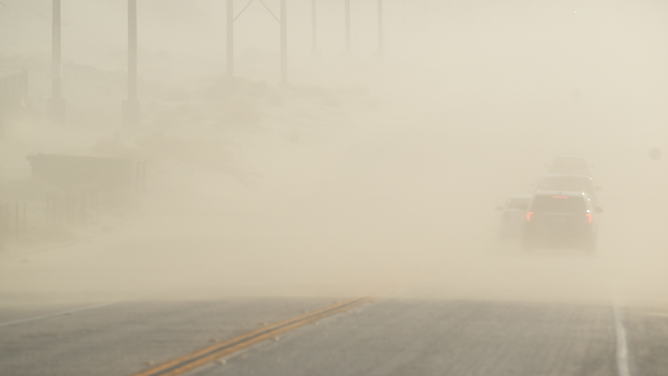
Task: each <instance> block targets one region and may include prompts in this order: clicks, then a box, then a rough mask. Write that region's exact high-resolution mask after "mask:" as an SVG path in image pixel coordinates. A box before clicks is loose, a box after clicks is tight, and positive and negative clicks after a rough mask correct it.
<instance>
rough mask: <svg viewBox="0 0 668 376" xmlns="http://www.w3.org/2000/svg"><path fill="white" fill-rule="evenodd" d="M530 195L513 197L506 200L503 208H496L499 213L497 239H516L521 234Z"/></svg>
mask: <svg viewBox="0 0 668 376" xmlns="http://www.w3.org/2000/svg"><path fill="white" fill-rule="evenodd" d="M531 197H532V195H513V196H510V198H508V201H506V205H505V206H498V207H497V208H496V210H497V211H500V212H501V218H500V220H499V237H500V238H501V239H508V238H518V237H519V236H520V235H521V233H522V226H523V225H524V217H525V215H526V211H527V208H528V207H529V202H530V201H531Z"/></svg>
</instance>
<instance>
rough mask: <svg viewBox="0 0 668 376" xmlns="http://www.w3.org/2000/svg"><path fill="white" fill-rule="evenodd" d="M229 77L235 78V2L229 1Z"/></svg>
mask: <svg viewBox="0 0 668 376" xmlns="http://www.w3.org/2000/svg"><path fill="white" fill-rule="evenodd" d="M227 76H228V78H232V77H233V76H234V1H233V0H227Z"/></svg>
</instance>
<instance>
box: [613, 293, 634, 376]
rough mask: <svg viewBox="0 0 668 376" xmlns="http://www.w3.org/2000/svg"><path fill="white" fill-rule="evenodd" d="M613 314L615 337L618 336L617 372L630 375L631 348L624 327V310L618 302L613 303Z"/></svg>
mask: <svg viewBox="0 0 668 376" xmlns="http://www.w3.org/2000/svg"><path fill="white" fill-rule="evenodd" d="M612 315H613V317H614V319H615V337H616V338H617V374H618V375H619V376H630V375H631V372H630V371H629V349H628V344H627V341H626V329H625V328H624V310H623V308H622V306H621V304H619V303H618V302H615V303H613V307H612Z"/></svg>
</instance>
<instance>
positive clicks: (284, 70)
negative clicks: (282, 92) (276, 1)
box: [281, 0, 288, 86]
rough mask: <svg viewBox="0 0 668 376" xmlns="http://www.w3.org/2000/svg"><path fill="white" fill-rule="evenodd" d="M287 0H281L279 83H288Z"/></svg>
mask: <svg viewBox="0 0 668 376" xmlns="http://www.w3.org/2000/svg"><path fill="white" fill-rule="evenodd" d="M286 3H287V0H281V85H284V86H286V85H287V84H288V20H287V13H288V12H287V4H286Z"/></svg>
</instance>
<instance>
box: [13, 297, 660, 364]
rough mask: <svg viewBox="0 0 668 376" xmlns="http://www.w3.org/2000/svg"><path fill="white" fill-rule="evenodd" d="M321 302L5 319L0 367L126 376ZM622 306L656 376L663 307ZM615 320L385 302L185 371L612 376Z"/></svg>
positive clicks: (606, 314) (562, 312) (599, 312)
mask: <svg viewBox="0 0 668 376" xmlns="http://www.w3.org/2000/svg"><path fill="white" fill-rule="evenodd" d="M329 304H331V300H329V299H280V298H272V299H227V300H221V301H215V302H192V301H191V302H178V303H177V302H151V303H149V302H145V301H144V302H142V301H129V302H124V303H118V304H113V305H109V306H103V307H98V308H93V309H90V310H84V311H79V312H73V313H70V314H64V315H56V316H53V317H48V318H43V319H40V320H35V321H29V322H22V323H16V324H14V325H6V326H2V327H0V374H2V375H16V376H24V375H25V376H28V375H49V376H59V375H68V376H78V375H132V374H134V373H136V372H139V371H142V370H144V369H147V368H148V366H149V364H151V363H149V362H154V363H156V364H159V363H161V362H165V361H168V360H170V359H173V358H176V357H178V356H181V355H185V354H187V353H189V352H192V351H195V350H197V349H200V348H202V347H206V346H208V345H210V344H211V343H212V342H215V341H220V340H224V339H227V338H232V337H234V336H237V335H240V334H243V333H244V332H247V331H250V330H253V329H257V328H258V327H260V326H261V325H263V324H264V322H267V323H272V322H276V321H279V320H282V319H286V318H289V317H292V316H296V315H298V314H300V313H302V312H303V311H311V310H314V309H317V308H321V307H324V306H327V305H329ZM625 313H626V314H625V317H626V319H625V322H624V323H623V324H624V326H625V327H626V329H627V333H628V350H629V368H630V370H631V375H643V376H646V375H664V374H665V370H666V369H668V346H667V345H666V344H667V343H668V315H665V314H661V313H660V312H643V311H637V310H626V311H625ZM3 314H4V316H5V317H7V312H3ZM12 315H13V316H14V317H17V316H21V315H23V316H25V317H30V315H31V312H29V311H27V310H26V311H23V312H21V313H20V314H18V313H17V312H13V313H12ZM614 320H615V319H614V315H613V313H612V309H611V307H607V306H581V305H564V304H523V303H506V302H482V301H480V302H475V301H448V300H412V299H395V298H384V299H380V300H377V301H375V302H374V303H370V304H366V305H363V306H360V307H358V308H355V309H353V310H351V311H350V312H348V313H343V314H337V315H335V316H331V317H328V318H325V319H322V320H321V321H319V322H317V323H316V324H311V325H307V326H305V327H302V328H298V329H296V330H294V331H291V332H289V333H285V334H284V335H281V336H280V338H279V340H277V341H269V342H264V343H262V344H259V345H256V346H254V347H251V348H249V349H247V350H244V351H242V352H240V353H237V354H234V355H231V356H229V357H228V358H227V359H226V364H224V365H219V364H215V363H212V364H211V365H208V366H205V367H202V368H200V369H198V370H196V371H194V372H191V374H194V375H314V374H317V375H444V374H447V375H466V376H468V375H562V376H563V375H616V374H618V373H617V372H618V359H617V354H618V351H617V350H618V349H617V346H618V342H617V340H616V336H617V334H616V332H615V322H614ZM5 322H7V321H5Z"/></svg>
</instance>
